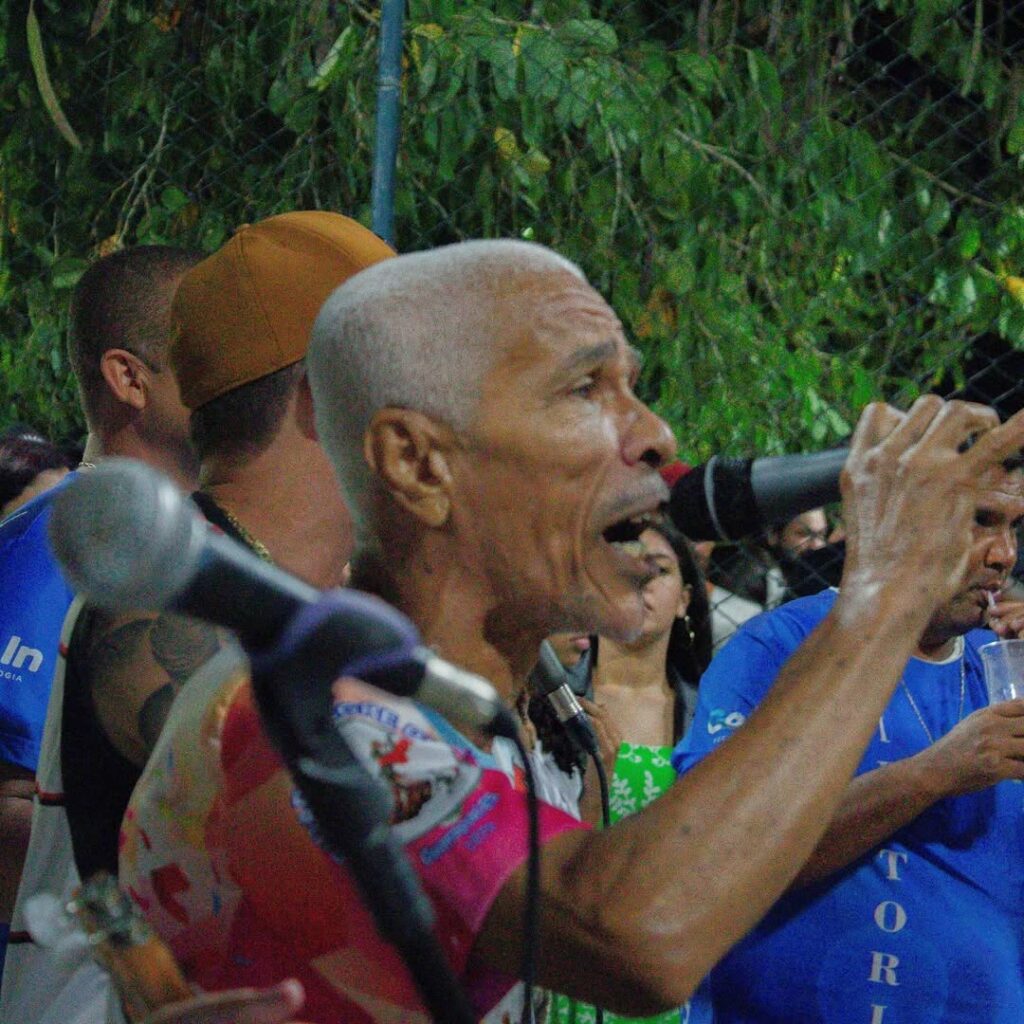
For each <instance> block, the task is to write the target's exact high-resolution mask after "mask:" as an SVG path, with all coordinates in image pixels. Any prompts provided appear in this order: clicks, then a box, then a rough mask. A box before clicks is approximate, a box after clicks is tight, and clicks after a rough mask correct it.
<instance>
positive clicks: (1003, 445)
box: [964, 409, 1024, 472]
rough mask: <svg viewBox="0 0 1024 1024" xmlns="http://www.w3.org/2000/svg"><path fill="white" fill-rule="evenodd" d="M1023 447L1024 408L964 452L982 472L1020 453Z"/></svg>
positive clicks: (976, 468)
mask: <svg viewBox="0 0 1024 1024" xmlns="http://www.w3.org/2000/svg"><path fill="white" fill-rule="evenodd" d="M993 415H995V414H994V413H993ZM1021 448H1024V409H1021V410H1020V411H1019V412H1016V413H1014V414H1013V415H1012V416H1011V417H1010V418H1009V419H1008V420H1007V421H1006V422H1005V423H1002V424H1000V425H999V426H996V427H993V429H991V430H988V431H986V432H985V433H984V434H982V435H981V436H980V437H979V438H978V439H977V441H976V442H975V443H974V444H973V445H972V446H971V448H970V449H969V450H968V451H966V452H964V458H965V459H966V460H967V461H968V464H969V465H971V466H972V467H974V468H975V470H976V471H978V472H980V471H981V470H983V469H984V468H986V467H988V466H992V465H995V464H998V463H1001V462H1002V461H1003V460H1004V459H1006V458H1009V457H1010V456H1011V455H1016V454H1018V452H1020V450H1021Z"/></svg>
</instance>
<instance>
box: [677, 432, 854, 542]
mask: <svg viewBox="0 0 1024 1024" xmlns="http://www.w3.org/2000/svg"><path fill="white" fill-rule="evenodd" d="M848 454H849V450H848V449H846V448H832V449H830V450H828V451H824V452H812V453H810V454H807V455H771V456H767V457H765V458H760V459H726V458H720V457H719V456H717V455H715V456H713V457H712V458H711V459H709V460H708V461H707V462H705V463H704V464H703V465H702V466H697V467H696V468H694V469H692V470H690V472H689V473H686V474H685V475H684V476H682V477H680V478H679V480H677V481H676V484H675V486H674V487H673V488H672V495H671V497H670V498H669V503H668V511H669V516H670V517H671V519H672V522H673V523H675V525H676V526H677V527H678V528H679V529H680V530H681V531H682V532H683V533H684V534H685V535H686V536H687V537H689V538H690V539H691V540H739V539H740V538H742V537H748V536H750V535H751V534H756V533H760V532H761V531H762V530H765V529H767V528H768V527H769V526H770V525H771V524H772V523H777V522H785V521H787V520H789V519H792V518H793V517H794V516H797V515H799V514H800V513H801V512H806V511H807V510H808V509H812V508H817V507H818V506H820V505H827V504H828V503H829V502H833V501H838V500H839V473H840V471H841V470H842V468H843V466H844V464H845V463H846V457H847V455H848Z"/></svg>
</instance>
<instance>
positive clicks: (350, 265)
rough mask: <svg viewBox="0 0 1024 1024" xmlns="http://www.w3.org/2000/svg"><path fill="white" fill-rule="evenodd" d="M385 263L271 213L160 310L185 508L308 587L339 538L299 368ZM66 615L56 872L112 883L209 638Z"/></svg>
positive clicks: (140, 618) (328, 580)
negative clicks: (336, 296) (64, 840)
mask: <svg viewBox="0 0 1024 1024" xmlns="http://www.w3.org/2000/svg"><path fill="white" fill-rule="evenodd" d="M392 255H394V253H393V251H392V250H391V249H390V247H388V246H387V245H386V244H385V243H384V242H382V241H381V240H380V239H379V238H377V237H376V236H375V235H373V234H372V233H371V232H370V231H368V230H367V229H365V228H363V227H362V226H361V225H359V224H358V223H356V222H355V221H353V220H351V219H349V218H347V217H343V216H341V215H340V214H335V213H326V212H297V213H286V214H282V215H280V216H276V217H271V218H268V219H267V220H264V221H261V222H259V223H257V224H253V225H246V226H244V227H242V228H241V229H239V231H238V232H237V233H236V234H235V235H234V237H233V238H232V239H231V240H230V241H229V242H228V243H227V244H226V245H224V246H223V247H222V248H221V249H220V250H219V251H218V252H216V253H214V254H213V255H212V256H210V257H208V258H207V259H205V260H203V261H202V262H199V263H198V264H197V265H196V266H194V267H193V268H192V269H191V270H190V271H189V272H188V273H186V274H185V275H184V277H183V278H182V280H181V283H180V285H179V287H178V290H177V292H176V294H175V298H174V301H173V305H172V313H171V333H172V339H171V346H170V365H171V369H172V370H173V372H174V374H175V376H176V377H177V381H178V385H179V388H180V391H181V397H182V400H183V402H184V405H185V406H186V407H187V408H188V409H189V410H190V417H189V429H190V435H191V440H192V444H193V447H194V449H195V452H196V455H197V457H198V459H199V491H198V492H196V494H195V495H194V497H195V499H196V502H197V503H198V504H199V506H200V508H201V509H202V510H203V512H204V513H205V514H206V515H207V517H208V518H209V519H210V520H211V522H213V523H214V524H215V525H217V526H218V527H220V528H221V529H222V530H223V531H224V532H225V533H228V534H229V535H231V536H234V537H236V538H238V539H240V540H242V541H243V542H244V543H246V544H247V545H248V546H249V547H251V548H252V549H253V550H255V551H257V552H258V553H259V554H260V555H262V556H263V557H264V558H267V559H269V560H272V561H274V562H275V563H277V564H279V565H281V566H283V567H284V568H286V569H288V570H290V571H291V572H294V573H296V574H298V575H299V576H301V577H303V578H304V579H306V580H308V581H309V582H310V583H312V584H315V585H317V586H324V587H327V586H334V585H337V584H338V583H340V582H341V580H342V577H343V573H344V569H345V565H346V563H347V560H348V554H349V548H350V546H351V537H350V534H351V531H350V523H349V518H348V513H347V511H346V508H345V504H344V502H343V500H342V498H341V495H340V492H339V490H338V486H337V483H336V482H335V480H334V477H333V473H332V472H331V469H330V466H329V464H328V463H327V461H326V458H325V456H324V455H323V453H322V451H321V449H320V446H319V444H318V443H317V441H316V439H315V437H314V435H313V431H312V428H311V426H308V424H309V423H310V422H311V412H309V410H308V406H309V397H308V388H307V387H306V385H305V372H304V366H303V358H304V356H305V352H306V345H307V341H308V337H309V333H310V330H311V328H312V325H313V321H314V319H315V317H316V314H317V311H318V310H319V308H320V306H321V305H322V304H323V301H324V299H325V298H326V297H327V295H329V294H330V292H331V291H332V290H333V289H334V288H335V287H336V286H337V285H339V284H340V283H342V282H343V281H345V280H346V279H347V278H348V277H350V276H351V275H352V274H354V273H356V272H357V271H359V270H361V269H363V268H364V267H367V266H369V265H370V264H372V263H375V262H377V261H379V260H382V259H386V258H388V257H390V256H392ZM76 611H77V612H78V614H77V619H76V620H75V621H74V622H73V624H72V625H66V627H65V637H70V642H69V645H68V654H67V658H66V669H65V676H66V682H67V685H66V686H65V687H64V715H63V736H62V739H61V753H62V757H61V762H62V764H61V767H62V770H63V780H64V790H65V798H66V809H67V817H68V822H69V825H70V832H71V840H72V845H73V848H74V860H75V864H74V866H73V867H72V866H70V865H69V871H70V873H71V874H74V873H75V869H77V874H78V875H79V876H80V877H81V878H86V877H88V876H89V875H91V874H92V873H93V872H95V871H97V870H100V869H106V870H108V871H111V872H114V873H116V871H117V842H118V829H119V827H120V823H121V818H122V816H123V813H124V809H125V806H126V804H127V801H128V796H129V794H130V793H131V791H132V788H133V787H134V785H135V782H136V780H137V778H138V776H139V772H140V770H141V768H142V767H143V765H144V764H145V763H146V759H147V757H148V756H149V753H150V751H151V750H152V747H153V744H154V742H155V740H156V738H157V736H158V735H159V733H160V727H161V725H162V722H163V719H164V717H165V715H166V713H167V710H168V708H169V706H170V704H171V701H172V700H173V698H174V695H175V693H176V692H177V691H178V689H179V688H180V687H181V686H182V685H183V684H184V683H185V681H186V680H188V679H189V678H190V677H191V676H192V674H193V673H194V672H195V671H196V670H197V669H199V668H200V666H202V665H203V664H204V663H206V662H207V661H208V660H209V659H211V658H212V657H213V655H214V654H216V653H217V652H218V650H220V648H221V646H222V643H221V639H222V638H221V637H220V636H219V635H218V633H217V632H216V631H215V630H213V629H212V628H208V627H206V626H204V625H202V624H199V623H197V622H195V621H194V620H189V619H186V618H184V617H181V616H177V615H173V614H166V615H157V614H133V615H120V616H112V615H109V614H107V613H105V612H102V611H100V610H99V609H96V608H92V607H90V606H85V607H84V608H82V609H80V610H78V609H73V610H72V614H75V612H76ZM72 629H73V632H72ZM55 884H62V883H61V882H56V883H55ZM57 895H62V894H61V893H58V894H57Z"/></svg>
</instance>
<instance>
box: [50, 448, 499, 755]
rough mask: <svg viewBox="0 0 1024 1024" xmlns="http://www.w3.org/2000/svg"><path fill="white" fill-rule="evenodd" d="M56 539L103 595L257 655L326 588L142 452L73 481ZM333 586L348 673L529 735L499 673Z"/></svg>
mask: <svg viewBox="0 0 1024 1024" xmlns="http://www.w3.org/2000/svg"><path fill="white" fill-rule="evenodd" d="M50 538H51V541H52V544H53V549H54V551H55V552H56V554H57V558H58V559H59V561H60V563H61V565H62V566H63V568H64V570H65V572H66V573H67V576H68V579H69V580H70V581H71V583H72V585H73V586H74V588H75V589H76V590H77V591H78V592H80V593H82V594H84V595H85V596H86V597H87V598H88V600H89V601H91V602H92V603H94V604H96V605H99V606H100V607H102V608H106V609H108V610H111V611H131V610H134V609H139V610H143V609H146V610H149V609H163V608H167V609H171V610H174V611H180V612H183V613H185V614H186V615H191V616H194V617H195V618H200V619H205V620H206V621H208V622H212V623H214V624H215V625H218V626H224V627H226V628H227V629H230V630H232V631H233V632H235V633H236V634H237V635H238V638H239V640H240V641H241V643H242V646H243V647H244V648H245V649H246V650H247V651H248V652H249V653H250V654H252V655H253V656H254V657H260V656H262V655H266V654H267V653H268V651H269V650H270V648H271V647H272V646H273V645H275V644H276V643H277V642H278V640H279V639H280V638H281V637H282V636H283V635H285V634H286V630H287V627H288V626H289V625H290V624H291V623H292V622H293V620H295V619H296V616H297V615H298V614H299V613H300V612H302V611H304V610H308V609H310V608H312V607H314V606H317V605H318V604H320V603H322V601H323V599H324V597H325V595H322V594H321V593H320V591H318V590H317V589H316V588H315V587H311V586H310V585H309V584H307V583H304V582H303V581H302V580H300V579H298V578H297V577H295V576H292V575H291V574H290V573H287V572H285V571H284V570H282V569H279V568H277V567H275V566H273V565H270V564H269V563H267V562H265V561H263V560H262V559H261V558H258V557H257V556H256V555H254V554H253V553H252V552H251V551H249V550H248V549H247V548H245V547H243V546H242V545H241V544H238V543H236V542H235V541H233V540H231V539H230V538H228V537H225V536H224V535H223V534H221V533H219V532H216V531H215V530H213V529H212V528H211V527H210V525H209V523H207V522H206V520H205V519H203V517H202V516H201V515H200V513H199V511H198V509H196V507H195V505H194V504H193V503H192V502H191V501H190V500H189V499H187V498H185V497H183V496H182V494H181V493H180V492H179V490H178V489H177V487H175V485H174V484H173V483H172V482H171V481H170V480H169V479H167V477H165V476H163V475H162V474H160V473H158V472H156V471H155V470H153V469H151V468H150V467H149V466H146V465H144V464H143V463H141V462H137V461H135V460H132V459H110V460H108V461H105V462H104V463H103V464H102V465H100V466H98V467H97V468H96V469H94V470H92V471H91V472H90V473H88V474H83V475H82V476H80V477H78V478H77V479H76V480H75V481H74V482H73V483H71V484H69V485H68V486H67V487H66V488H65V489H64V490H63V491H62V492H61V493H60V494H59V495H58V496H57V497H56V498H55V499H54V502H53V514H52V517H51V520H50ZM327 596H329V598H330V600H329V602H328V603H329V606H330V614H331V617H332V628H331V632H330V638H331V646H330V649H326V650H324V651H323V655H324V657H327V658H331V659H333V660H334V661H335V667H336V669H337V673H336V674H337V675H339V676H340V675H350V676H357V677H358V678H360V679H364V680H365V681H366V682H368V683H371V684H373V685H374V686H377V687H379V688H380V689H382V690H386V691H388V692H389V693H393V694H396V695H398V696H400V697H408V698H411V699H413V700H418V701H421V702H422V703H424V704H428V705H430V706H431V707H434V708H436V709H437V710H438V711H440V712H441V713H442V714H444V715H445V716H446V717H450V718H453V719H456V720H458V721H459V722H461V723H463V724H465V725H468V726H470V727H472V728H475V729H482V730H485V731H486V732H489V733H491V734H492V735H518V733H517V730H516V726H515V723H514V720H513V719H512V717H511V714H510V712H509V711H508V709H507V708H506V707H505V705H504V703H503V702H502V701H501V699H500V698H499V697H498V694H497V692H496V691H495V690H494V688H493V687H492V686H491V685H490V683H488V682H487V681H486V680H484V679H482V678H480V677H479V676H476V675H474V674H473V673H471V672H466V671H465V670H463V669H460V668H457V667H456V666H455V665H452V664H450V663H449V662H446V661H445V660H444V659H443V658H440V657H438V656H437V655H435V654H434V653H433V652H432V651H430V650H429V649H428V648H426V647H424V646H423V645H422V644H421V643H420V637H419V633H418V631H417V629H416V627H415V626H414V625H413V623H412V622H411V621H410V620H409V619H408V618H406V616H404V615H403V614H402V613H401V612H399V611H398V610H397V609H395V608H392V607H391V606H390V605H388V604H387V603H386V602H384V601H382V600H380V599H379V598H376V597H373V596H372V595H370V594H364V593H361V592H360V591H357V590H348V589H339V590H337V591H335V592H332V593H331V594H329V595H327Z"/></svg>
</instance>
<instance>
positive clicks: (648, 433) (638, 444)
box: [622, 399, 676, 469]
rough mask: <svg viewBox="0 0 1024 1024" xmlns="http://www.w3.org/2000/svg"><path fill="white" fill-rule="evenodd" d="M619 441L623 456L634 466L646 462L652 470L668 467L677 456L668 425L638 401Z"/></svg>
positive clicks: (672, 435)
mask: <svg viewBox="0 0 1024 1024" xmlns="http://www.w3.org/2000/svg"><path fill="white" fill-rule="evenodd" d="M634 401H635V403H636V409H635V412H634V415H633V417H632V419H631V421H630V423H629V426H628V428H627V430H626V433H625V436H624V437H623V441H622V457H623V459H625V461H626V462H627V463H628V464H629V465H631V466H634V465H636V464H637V463H638V462H646V463H647V464H648V465H649V466H653V467H654V468H655V469H661V467H662V466H665V465H667V464H668V463H669V462H671V461H672V459H674V458H675V454H676V438H675V435H674V434H673V433H672V429H671V428H670V427H669V425H668V424H667V423H666V422H665V421H664V420H663V419H662V418H661V417H660V416H658V415H657V414H655V413H654V412H652V411H651V410H650V409H649V408H648V407H647V406H646V405H644V403H643V402H641V401H640V400H639V399H634Z"/></svg>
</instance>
